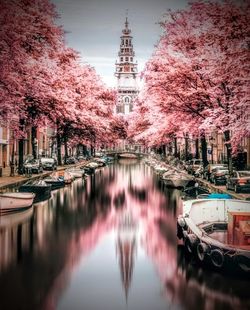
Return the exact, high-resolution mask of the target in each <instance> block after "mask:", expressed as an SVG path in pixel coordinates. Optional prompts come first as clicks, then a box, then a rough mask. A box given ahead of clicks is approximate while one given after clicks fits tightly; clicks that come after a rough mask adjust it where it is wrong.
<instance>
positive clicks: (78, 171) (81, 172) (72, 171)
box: [67, 168, 84, 178]
mask: <svg viewBox="0 0 250 310" xmlns="http://www.w3.org/2000/svg"><path fill="white" fill-rule="evenodd" d="M67 173H69V174H71V175H72V177H74V178H82V177H83V176H84V170H83V169H78V168H72V169H67Z"/></svg>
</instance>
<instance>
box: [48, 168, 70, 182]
mask: <svg viewBox="0 0 250 310" xmlns="http://www.w3.org/2000/svg"><path fill="white" fill-rule="evenodd" d="M53 177H56V178H60V180H63V181H64V184H65V185H68V184H71V183H72V182H73V181H74V179H75V177H74V176H73V175H72V174H70V173H69V172H68V169H66V170H61V171H57V172H54V173H53Z"/></svg>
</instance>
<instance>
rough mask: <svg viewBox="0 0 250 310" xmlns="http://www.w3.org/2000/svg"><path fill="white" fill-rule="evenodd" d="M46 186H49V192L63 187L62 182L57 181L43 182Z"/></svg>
mask: <svg viewBox="0 0 250 310" xmlns="http://www.w3.org/2000/svg"><path fill="white" fill-rule="evenodd" d="M44 181H45V182H46V183H47V184H50V185H51V190H52V191H53V190H55V189H59V188H62V187H64V186H65V183H64V181H57V180H44Z"/></svg>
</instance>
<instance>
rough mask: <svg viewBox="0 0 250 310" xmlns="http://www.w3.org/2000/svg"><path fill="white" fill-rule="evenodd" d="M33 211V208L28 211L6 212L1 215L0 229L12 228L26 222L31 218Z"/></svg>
mask: <svg viewBox="0 0 250 310" xmlns="http://www.w3.org/2000/svg"><path fill="white" fill-rule="evenodd" d="M33 211H34V210H33V207H31V208H28V209H22V210H21V211H18V212H8V213H5V214H4V215H1V217H0V228H8V227H13V226H17V225H19V224H21V223H24V222H27V221H28V220H29V219H30V218H31V216H32V214H33Z"/></svg>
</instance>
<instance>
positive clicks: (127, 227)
mask: <svg viewBox="0 0 250 310" xmlns="http://www.w3.org/2000/svg"><path fill="white" fill-rule="evenodd" d="M136 230H137V225H136V222H135V221H134V219H133V216H132V214H131V213H128V212H125V213H124V214H122V217H121V218H120V221H119V225H118V234H117V235H118V236H117V253H118V257H119V259H118V260H119V266H120V271H121V279H122V284H123V287H124V291H125V296H126V300H127V298H128V291H129V287H130V284H131V281H132V274H133V269H134V260H135V254H136Z"/></svg>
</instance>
